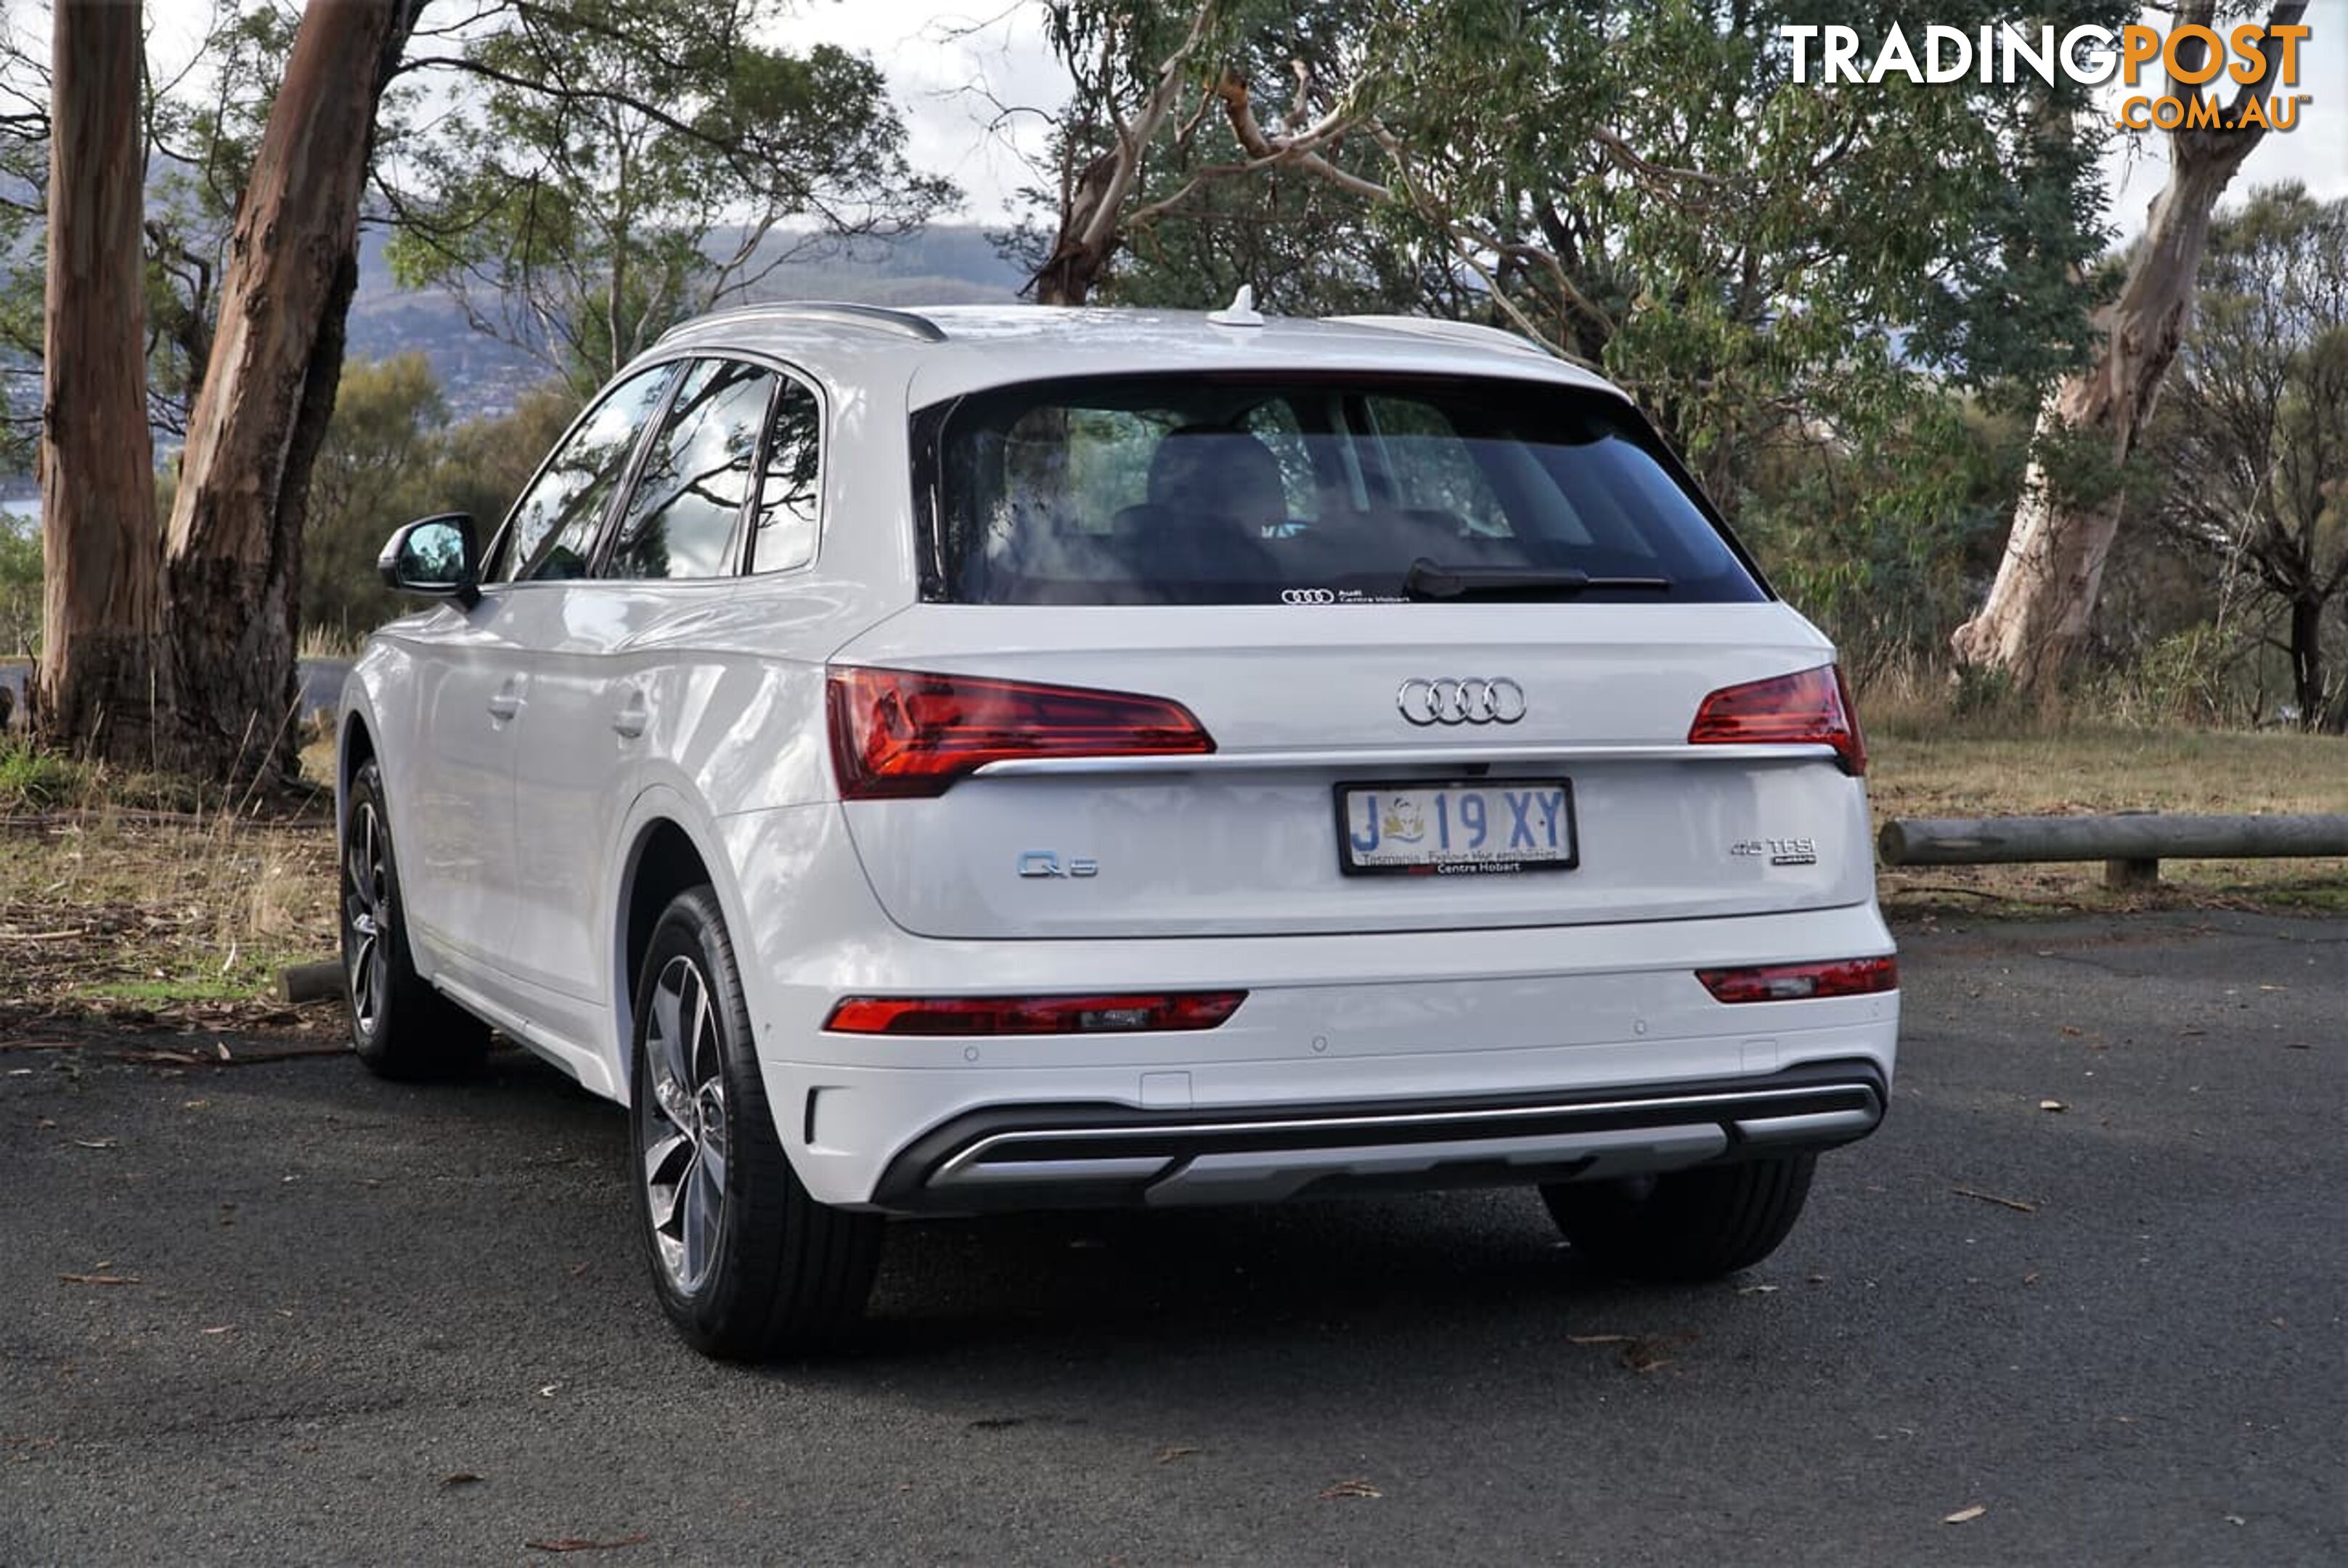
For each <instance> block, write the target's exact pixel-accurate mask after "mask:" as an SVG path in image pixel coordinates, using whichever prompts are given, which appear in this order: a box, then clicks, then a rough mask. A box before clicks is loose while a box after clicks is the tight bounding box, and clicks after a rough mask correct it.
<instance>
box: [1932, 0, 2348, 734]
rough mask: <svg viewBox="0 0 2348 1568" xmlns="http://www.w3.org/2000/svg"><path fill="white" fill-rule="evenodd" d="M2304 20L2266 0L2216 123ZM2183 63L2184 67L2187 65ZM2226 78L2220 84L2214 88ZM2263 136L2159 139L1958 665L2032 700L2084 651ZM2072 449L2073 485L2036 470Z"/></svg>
mask: <svg viewBox="0 0 2348 1568" xmlns="http://www.w3.org/2000/svg"><path fill="white" fill-rule="evenodd" d="M2215 8H2216V0H2187V3H2186V4H2184V5H2179V6H2178V9H2177V12H2176V22H2177V24H2178V26H2183V25H2185V24H2188V23H2199V24H2201V25H2204V26H2207V25H2208V24H2209V21H2210V18H2211V15H2213V14H2214V11H2215ZM2306 9H2307V0H2275V4H2274V5H2273V7H2272V9H2271V13H2270V15H2269V16H2268V18H2267V26H2268V29H2269V33H2270V41H2269V43H2268V45H2267V47H2266V57H2267V72H2266V76H2265V78H2264V79H2263V80H2262V81H2261V82H2260V83H2258V84H2256V85H2255V86H2254V87H2242V88H2240V90H2239V91H2238V92H2237V93H2236V95H2235V97H2234V99H2233V101H2232V102H2231V103H2230V104H2228V105H2226V106H2224V112H2225V117H2226V118H2227V119H2228V121H2231V120H2232V119H2233V118H2235V116H2236V114H2237V113H2238V112H2239V111H2240V108H2241V106H2242V105H2243V104H2244V103H2245V102H2247V101H2248V100H2249V99H2250V98H2251V97H2266V96H2268V95H2269V94H2270V93H2280V92H2281V91H2283V90H2284V89H2283V88H2282V87H2281V86H2280V85H2279V83H2278V69H2277V67H2278V63H2279V56H2280V47H2279V46H2278V45H2277V44H2275V43H2274V42H2273V41H2272V40H2271V32H2272V29H2273V28H2274V27H2275V26H2284V25H2290V24H2295V23H2297V22H2298V21H2299V19H2300V17H2301V15H2302V14H2303V13H2304V12H2305V11H2306ZM2183 63H2184V64H2185V65H2186V66H2187V67H2188V69H2189V68H2193V67H2195V64H2196V62H2194V61H2191V60H2187V61H2185V62H2183ZM2227 79H2228V77H2227V76H2226V75H2225V74H2224V73H2222V72H2221V73H2220V74H2219V77H2218V81H2219V82H2220V83H2222V82H2224V81H2226V80H2227ZM2170 90H2171V91H2172V92H2173V93H2174V94H2176V95H2177V96H2178V97H2180V98H2185V99H2188V100H2190V99H2191V98H2192V97H2195V96H2196V95H2197V93H2198V91H2199V89H2198V88H2196V87H2191V86H2189V85H2187V84H2183V83H2178V82H2171V84H2170ZM2264 135H2265V132H2264V130H2263V129H2261V128H2256V127H2253V128H2250V129H2248V130H2218V129H2213V128H2199V129H2186V128H2179V129H2178V130H2175V131H2173V132H2171V133H2169V138H2168V146H2169V169H2168V184H2167V185H2166V186H2164V187H2163V188H2162V190H2161V192H2160V194H2159V196H2158V197H2157V198H2156V199H2155V200H2154V201H2153V204H2152V213H2151V219H2150V221H2149V223H2148V224H2147V228H2146V231H2145V234H2144V238H2143V240H2142V241H2139V242H2138V244H2137V250H2136V252H2135V254H2134V256H2133V257H2132V258H2131V260H2130V261H2129V264H2128V272H2127V282H2126V283H2124V284H2123V285H2122V287H2121V290H2120V295H2119V298H2118V299H2116V301H2114V302H2112V303H2111V304H2110V305H2108V306H2106V308H2105V309H2104V311H2103V312H2102V313H2100V315H2099V317H2098V322H2097V324H2098V326H2099V328H2100V329H2101V331H2102V333H2103V341H2102V343H2101V344H2100V345H2099V346H2098V347H2097V349H2096V355H2095V358H2094V360H2093V362H2092V363H2091V364H2088V365H2087V366H2086V367H2085V369H2083V370H2080V371H2077V372H2075V373H2074V374H2071V375H2069V376H2066V377H2065V378H2064V380H2063V381H2062V382H2060V383H2059V384H2057V385H2056V386H2055V391H2054V393H2053V395H2051V396H2050V397H2048V399H2047V400H2046V403H2045V405H2044V406H2043V407H2042V408H2041V409H2040V411H2039V415H2038V425H2037V428H2036V430H2035V431H2034V435H2033V439H2032V442H2031V446H2032V452H2033V457H2032V460H2031V464H2030V469H2029V472H2028V474H2027V476H2026V477H2025V478H2024V484H2023V490H2022V498H2021V500H2020V501H2019V502H2018V503H2017V504H2016V506H2015V507H2014V512H2013V529H2012V531H2011V532H2010V533H2009V534H2008V535H2007V537H2006V541H2005V555H2004V558H2003V559H2002V560H2000V562H1999V563H1998V569H1997V578H1996V580H1995V581H1994V582H1993V584H1992V585H1991V588H1990V591H1989V598H1988V600H1986V601H1985V602H1984V603H1983V604H1982V608H1981V610H1979V611H1978V612H1977V613H1976V614H1975V615H1974V616H1973V618H1972V620H1968V621H1966V622H1965V623H1964V624H1963V625H1962V626H1960V627H1959V628H1957V630H1956V633H1955V635H1954V636H1953V637H1952V638H1951V640H1950V642H1951V646H1952V649H1953V650H1954V651H1955V653H1956V656H1957V659H1958V661H1959V662H1961V663H1963V664H1968V665H1972V666H1975V667H1979V668H1988V669H1995V670H2002V671H2006V672H2007V673H2008V674H2010V675H2011V676H2012V677H2013V682H2014V684H2015V685H2016V686H2017V687H2018V688H2020V689H2021V690H2023V691H2025V692H2033V693H2035V694H2038V695H2041V696H2044V695H2045V694H2047V693H2049V692H2052V691H2053V690H2054V688H2055V684H2056V682H2058V681H2059V680H2060V678H2061V677H2062V674H2063V672H2064V671H2065V669H2066V668H2068V667H2069V665H2070V663H2071V661H2072V660H2073V659H2074V658H2075V656H2076V655H2077V653H2078V652H2079V651H2080V650H2081V649H2082V648H2083V647H2084V646H2085V643H2086V640H2087V632H2088V630H2089V626H2090V623H2091V621H2092V618H2093V617H2094V614H2095V610H2096V600H2097V598H2098V597H2099V596H2100V594H2101V592H2102V589H2103V580H2104V563H2105V561H2106V559H2108V558H2109V556H2110V554H2111V548H2112V538H2113V536H2114V535H2116V533H2117V532H2118V531H2119V522H2120V508H2121V502H2122V497H2121V491H2120V485H2119V478H2118V476H2119V475H2120V474H2121V473H2122V472H2123V471H2124V470H2125V468H2126V466H2127V461H2128V459H2129V457H2130V456H2133V455H2134V453H2135V451H2136V445H2137V437H2138V436H2141V435H2142V434H2143V431H2144V428H2145V425H2146V424H2147V421H2148V420H2150V418H2151V417H2152V411H2153V406H2154V405H2155V403H2156V402H2157V400H2158V398H2159V396H2160V384H2161V379H2162V378H2163V377H2164V376H2165V375H2167V374H2168V366H2169V363H2170V362H2171V361H2172V360H2174V359H2175V358H2176V357H2177V348H2178V343H2179V342H2180V341H2181V340H2182V339H2183V337H2184V335H2185V329H2186V326H2187V324H2188V321H2189V319H2190V316H2191V312H2192V306H2193V288H2194V282H2195V277H2196V274H2197V273H2198V272H2199V270H2200V265H2201V253H2202V251H2204V250H2205V249H2206V248H2207V247H2208V243H2209V216H2210V213H2211V211H2212V210H2214V209H2215V208H2216V207H2217V205H2218V198H2219V196H2220V195H2221V194H2222V193H2223V192H2224V190H2225V189H2226V187H2227V185H2228V184H2229V183H2230V181H2231V180H2232V179H2233V178H2234V171H2235V170H2236V169H2240V167H2241V165H2242V160H2243V159H2246V158H2248V157H2249V156H2250V150H2251V149H2253V148H2255V147H2257V146H2258V144H2259V141H2260V138H2262V137H2263V136H2264ZM2066 449H2067V455H2066ZM2083 451H2092V452H2093V454H2094V457H2093V459H2092V461H2090V462H2088V463H2086V464H2085V465H2083V466H2085V468H2086V469H2087V475H2086V476H2085V477H2084V478H2083V477H2082V476H2081V475H2079V474H2077V473H2073V472H2057V471H2055V470H2053V469H2050V468H2049V466H2048V465H2049V463H2050V462H2052V463H2053V464H2055V465H2056V466H2058V467H2061V468H2068V467H2069V466H2070V465H2071V464H2072V463H2073V462H2075V461H2077V459H2078V454H2079V453H2081V452H2083ZM2106 465H2108V467H2106Z"/></svg>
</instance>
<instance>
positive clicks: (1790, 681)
mask: <svg viewBox="0 0 2348 1568" xmlns="http://www.w3.org/2000/svg"><path fill="white" fill-rule="evenodd" d="M1688 744H1690V745H1692V746H1750V745H1782V746H1804V745H1807V746H1832V747H1833V748H1834V750H1835V760H1836V762H1837V763H1838V764H1839V765H1840V766H1841V768H1842V771H1843V772H1845V773H1847V774H1851V775H1853V776H1854V777H1856V776H1857V775H1859V774H1864V773H1865V772H1867V742H1866V740H1865V739H1864V738H1863V737H1862V736H1861V735H1860V734H1859V713H1858V711H1857V710H1856V709H1855V708H1853V707H1852V706H1851V701H1850V687H1849V685H1848V684H1846V683H1845V682H1844V681H1843V678H1842V667H1841V666H1840V665H1838V664H1821V665H1819V666H1818V668H1817V669H1815V670H1799V671H1795V672H1794V673H1793V674H1791V675H1779V676H1776V677H1775V678H1774V679H1771V680H1767V681H1754V682H1747V683H1746V684H1745V685H1742V686H1724V687H1722V688H1721V689H1720V690H1719V691H1717V692H1714V693H1713V694H1712V695H1711V696H1709V697H1706V698H1705V699H1704V702H1703V703H1702V705H1701V706H1699V707H1698V708H1697V709H1696V711H1695V723H1693V724H1691V725H1689V726H1688Z"/></svg>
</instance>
